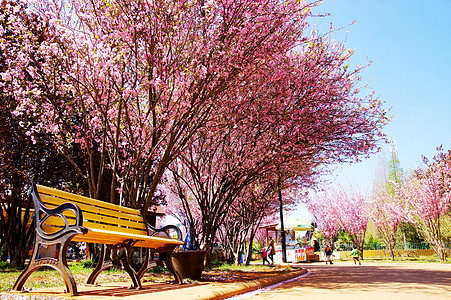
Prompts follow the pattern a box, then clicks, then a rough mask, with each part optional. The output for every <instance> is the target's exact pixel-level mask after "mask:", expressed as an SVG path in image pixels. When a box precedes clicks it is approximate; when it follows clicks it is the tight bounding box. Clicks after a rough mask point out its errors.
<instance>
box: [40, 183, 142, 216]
mask: <svg viewBox="0 0 451 300" xmlns="http://www.w3.org/2000/svg"><path fill="white" fill-rule="evenodd" d="M36 186H37V188H38V192H39V194H40V195H41V198H42V196H43V195H45V194H46V195H54V196H57V197H60V198H63V199H66V201H65V202H68V201H67V200H71V202H74V203H87V204H89V205H95V206H98V207H103V208H107V209H111V210H113V211H115V210H118V211H122V212H125V213H128V214H132V215H133V214H134V215H138V216H140V213H139V211H138V210H136V209H133V208H129V207H125V206H119V205H116V204H112V203H108V202H105V201H100V200H96V199H92V198H88V197H84V196H80V195H76V194H72V193H68V192H64V191H61V190H57V189H53V188H49V187H46V186H43V185H38V184H37V185H36Z"/></svg>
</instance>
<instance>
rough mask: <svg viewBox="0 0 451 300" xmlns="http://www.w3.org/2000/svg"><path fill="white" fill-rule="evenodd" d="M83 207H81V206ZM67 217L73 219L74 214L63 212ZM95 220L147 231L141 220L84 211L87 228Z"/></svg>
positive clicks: (53, 206) (143, 231) (52, 205)
mask: <svg viewBox="0 0 451 300" xmlns="http://www.w3.org/2000/svg"><path fill="white" fill-rule="evenodd" d="M47 207H48V208H56V207H57V205H54V204H51V205H49V204H47ZM80 208H81V207H80ZM63 214H64V215H65V216H66V217H68V219H69V218H70V219H73V218H74V216H69V215H68V212H64V213H63ZM93 222H100V223H104V224H113V225H117V226H121V227H129V228H134V229H137V230H141V231H142V234H146V233H147V228H146V225H145V224H144V223H143V222H142V221H141V222H136V221H130V220H127V219H119V218H115V217H114V216H112V217H111V216H107V215H104V214H93V213H88V212H86V211H83V226H84V227H86V228H90V224H92V223H93ZM58 225H62V226H63V225H64V223H61V224H58Z"/></svg>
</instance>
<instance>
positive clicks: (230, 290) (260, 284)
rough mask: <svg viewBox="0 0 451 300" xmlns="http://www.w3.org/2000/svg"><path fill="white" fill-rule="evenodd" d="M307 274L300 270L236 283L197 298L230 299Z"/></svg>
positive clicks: (210, 299)
mask: <svg viewBox="0 0 451 300" xmlns="http://www.w3.org/2000/svg"><path fill="white" fill-rule="evenodd" d="M307 272H308V270H307V269H302V270H299V271H293V272H290V273H287V274H282V275H277V276H271V277H266V278H262V279H257V280H254V281H251V282H246V283H238V284H236V285H234V286H233V287H232V286H230V287H225V288H224V289H223V290H222V291H215V292H213V293H212V294H213V295H205V298H199V299H202V300H221V299H226V298H230V297H233V296H236V295H240V294H244V293H247V292H252V291H255V290H258V289H262V288H265V287H268V286H271V285H273V284H277V283H280V282H283V281H286V280H289V279H293V278H296V277H298V276H301V275H304V274H306V273H307Z"/></svg>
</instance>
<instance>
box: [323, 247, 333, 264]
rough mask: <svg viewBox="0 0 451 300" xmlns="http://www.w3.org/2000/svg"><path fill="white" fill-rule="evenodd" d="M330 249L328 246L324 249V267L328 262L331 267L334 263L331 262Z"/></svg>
mask: <svg viewBox="0 0 451 300" xmlns="http://www.w3.org/2000/svg"><path fill="white" fill-rule="evenodd" d="M332 252H333V251H332V247H330V246H329V245H327V246H326V248H324V254H325V255H326V265H327V262H329V264H331V265H333V264H334V263H333V262H332Z"/></svg>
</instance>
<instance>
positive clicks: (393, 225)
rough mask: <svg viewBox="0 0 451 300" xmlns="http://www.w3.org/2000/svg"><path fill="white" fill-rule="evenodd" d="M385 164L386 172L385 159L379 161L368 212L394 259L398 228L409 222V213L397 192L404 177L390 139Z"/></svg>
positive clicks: (393, 144) (394, 147)
mask: <svg viewBox="0 0 451 300" xmlns="http://www.w3.org/2000/svg"><path fill="white" fill-rule="evenodd" d="M387 165H388V174H386V172H385V170H386V168H385V160H382V161H381V166H380V170H379V171H380V172H381V173H382V174H381V178H380V180H381V182H379V183H378V184H375V185H374V189H373V196H372V199H371V201H370V203H369V214H370V218H371V220H372V221H373V222H374V225H375V227H376V229H377V232H378V234H379V236H380V237H381V238H382V240H383V241H384V243H385V245H386V247H387V250H388V252H389V254H390V257H391V260H395V252H394V250H395V246H396V242H397V236H398V229H399V228H400V225H402V224H403V223H408V222H411V214H410V210H409V209H408V206H407V202H406V201H405V200H404V199H403V197H402V196H401V195H400V193H399V188H400V187H401V185H402V184H403V181H404V179H403V173H402V170H401V168H400V162H399V159H398V152H397V149H396V145H395V142H394V140H391V141H390V159H389V161H388V164H387Z"/></svg>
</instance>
